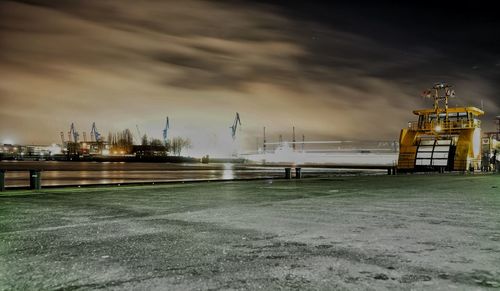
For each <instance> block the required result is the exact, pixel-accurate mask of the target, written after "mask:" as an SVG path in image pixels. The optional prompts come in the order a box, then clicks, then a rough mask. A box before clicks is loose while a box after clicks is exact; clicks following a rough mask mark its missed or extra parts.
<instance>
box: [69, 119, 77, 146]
mask: <svg viewBox="0 0 500 291" xmlns="http://www.w3.org/2000/svg"><path fill="white" fill-rule="evenodd" d="M69 133H70V138H71V137H73V142H75V143H76V142H78V136H79V134H78V132H77V131H76V129H75V124H74V123H71V128H70V130H69ZM70 141H71V140H70Z"/></svg>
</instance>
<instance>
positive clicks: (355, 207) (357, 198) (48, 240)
mask: <svg viewBox="0 0 500 291" xmlns="http://www.w3.org/2000/svg"><path fill="white" fill-rule="evenodd" d="M499 189H500V176H498V175H496V176H495V175H475V176H473V175H469V176H461V175H443V176H439V175H432V176H424V175H402V176H358V177H337V178H328V179H304V180H292V181H286V180H274V181H273V180H265V181H264V180H263V181H245V182H211V183H201V184H200V183H197V184H189V183H186V184H176V185H161V186H134V187H123V186H122V187H107V188H80V189H76V188H74V189H72V188H67V189H50V190H42V191H40V192H29V191H9V192H6V193H5V194H0V290H29V289H31V290H32V289H50V290H89V289H111V290H113V289H117V290H121V289H127V290H129V289H135V290H186V289H188V290H189V289H190V290H208V289H231V290H234V289H287V290H290V289H298V290H308V289H309V290H321V289H323V290H331V289H339V290H353V289H356V290H360V289H361V290H385V289H394V290H402V289H403V290H410V289H412V290H415V289H417V290H418V289H429V290H450V289H456V290H471V289H473V290H476V289H490V288H491V289H493V288H499V287H500V190H499Z"/></svg>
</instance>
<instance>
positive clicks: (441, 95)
mask: <svg viewBox="0 0 500 291" xmlns="http://www.w3.org/2000/svg"><path fill="white" fill-rule="evenodd" d="M424 97H426V98H433V99H434V111H435V112H436V118H439V113H440V112H443V111H444V112H445V116H446V117H445V122H448V99H449V98H450V97H455V91H454V90H453V89H452V86H450V85H448V84H445V83H437V84H435V85H434V86H433V87H432V88H431V89H429V90H426V91H424ZM440 102H444V109H443V108H441V107H440V106H439V104H440Z"/></svg>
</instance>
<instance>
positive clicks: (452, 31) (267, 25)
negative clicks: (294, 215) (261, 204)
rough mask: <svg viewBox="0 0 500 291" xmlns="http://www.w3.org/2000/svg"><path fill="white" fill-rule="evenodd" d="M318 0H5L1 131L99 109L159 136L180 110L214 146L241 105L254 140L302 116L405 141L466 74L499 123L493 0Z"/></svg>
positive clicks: (463, 97)
mask: <svg viewBox="0 0 500 291" xmlns="http://www.w3.org/2000/svg"><path fill="white" fill-rule="evenodd" d="M305 2H307V3H310V2H309V1H305ZM305 2H304V3H302V4H294V3H291V2H288V1H283V2H276V1H270V2H265V1H262V2H243V1H206V2H205V1H186V0H183V1H135V0H123V1H122V0H120V1H118V0H117V1H102V0H89V1H21V2H9V1H2V2H1V3H0V76H1V78H0V102H1V106H0V141H1V140H5V139H10V140H14V141H16V142H18V143H52V142H58V141H59V132H60V131H65V132H67V131H68V129H69V125H70V124H71V122H75V124H76V125H77V128H78V129H79V130H80V131H87V134H88V132H89V131H90V127H91V124H92V122H94V121H95V122H96V124H97V126H98V127H99V129H100V130H101V132H102V133H103V135H105V136H106V135H107V132H108V131H110V130H113V131H114V130H121V129H124V128H130V129H132V130H133V132H136V130H135V127H136V124H137V125H138V126H139V128H140V130H141V131H142V133H147V134H148V135H150V136H154V137H158V138H160V137H161V132H162V128H163V125H164V118H165V116H167V115H168V116H169V117H170V121H171V135H180V136H185V137H190V138H191V139H192V140H193V143H194V144H195V145H198V146H202V145H204V144H207V146H208V144H210V146H217V143H220V142H225V141H228V140H229V139H230V130H229V126H230V125H231V124H232V121H233V118H234V114H235V112H239V113H240V115H241V119H242V123H243V127H242V131H241V132H239V133H238V134H240V137H239V138H240V142H241V143H242V144H244V145H246V146H247V147H254V145H255V143H256V137H257V136H259V137H260V135H261V134H260V132H261V129H262V127H263V126H267V127H268V132H269V136H270V139H277V138H278V134H280V133H282V134H283V135H284V137H285V138H288V139H289V136H290V135H291V127H292V125H295V126H296V128H297V135H302V134H305V135H306V137H307V139H309V140H311V139H397V137H398V135H399V130H400V128H401V127H404V126H406V124H407V122H408V121H409V120H412V119H413V116H412V114H411V110H413V109H416V108H417V107H423V106H424V105H426V104H429V105H430V103H429V102H427V103H426V102H424V101H423V100H422V99H421V97H420V92H422V90H423V89H426V88H428V87H430V86H432V85H433V83H434V82H437V81H447V82H449V83H451V84H453V85H455V89H456V92H457V96H458V98H457V99H455V100H453V101H452V105H453V104H459V105H466V104H467V105H475V106H478V107H480V106H481V100H482V101H483V105H484V108H485V110H486V111H487V112H488V115H487V116H486V117H485V118H484V119H483V120H484V123H485V124H487V125H486V129H492V128H493V121H492V119H493V116H495V115H498V114H499V113H500V110H499V109H500V98H499V96H500V94H499V88H500V87H499V85H498V80H500V73H499V71H500V53H499V51H500V49H499V47H500V41H499V35H500V34H499V33H498V31H500V25H499V20H498V17H496V16H495V15H494V13H493V12H492V11H493V10H491V11H490V10H489V9H483V8H484V7H483V8H482V9H481V10H480V11H481V14H480V16H477V15H479V14H477V13H476V12H479V10H478V11H475V10H474V9H473V8H472V10H469V7H460V8H459V9H456V11H454V10H453V9H452V10H451V11H450V10H440V9H437V10H436V11H437V12H436V11H435V12H429V11H428V10H426V9H425V7H418V6H415V7H411V6H410V7H408V6H407V5H406V6H403V5H401V7H398V5H397V4H380V6H366V5H361V4H360V3H357V2H352V3H351V5H352V6H347V5H326V4H320V3H318V4H315V5H312V4H309V5H308V4H305ZM282 3H287V4H288V5H285V4H282ZM443 7H445V6H443ZM438 8H439V7H438ZM445 9H449V8H445ZM469 12H470V14H469ZM471 15H476V16H471ZM471 17H472V18H471Z"/></svg>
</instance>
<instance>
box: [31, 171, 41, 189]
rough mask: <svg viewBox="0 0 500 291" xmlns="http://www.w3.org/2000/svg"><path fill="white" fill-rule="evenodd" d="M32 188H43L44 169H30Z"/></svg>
mask: <svg viewBox="0 0 500 291" xmlns="http://www.w3.org/2000/svg"><path fill="white" fill-rule="evenodd" d="M30 189H31V190H40V189H42V171H40V170H30Z"/></svg>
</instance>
